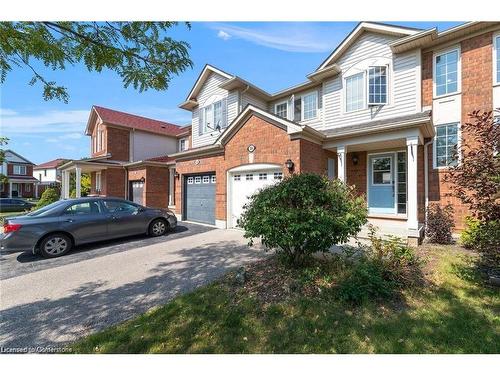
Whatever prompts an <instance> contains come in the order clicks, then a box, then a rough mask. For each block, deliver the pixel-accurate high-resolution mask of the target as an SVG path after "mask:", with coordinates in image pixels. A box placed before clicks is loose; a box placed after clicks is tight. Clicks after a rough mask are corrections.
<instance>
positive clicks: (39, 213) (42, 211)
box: [26, 201, 62, 216]
mask: <svg viewBox="0 0 500 375" xmlns="http://www.w3.org/2000/svg"><path fill="white" fill-rule="evenodd" d="M61 204H62V202H60V201H57V202H54V203H51V204H49V205H47V206H44V207H42V208H39V209H38V210H35V211H31V212H30V213H29V214H27V215H26V216H46V215H49V214H50V213H52V212H53V211H54V210H56V209H57V208H59V207H61Z"/></svg>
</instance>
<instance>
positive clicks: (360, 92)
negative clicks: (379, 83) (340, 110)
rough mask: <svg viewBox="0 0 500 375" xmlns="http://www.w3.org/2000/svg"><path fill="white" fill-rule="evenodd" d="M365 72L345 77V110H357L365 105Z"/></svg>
mask: <svg viewBox="0 0 500 375" xmlns="http://www.w3.org/2000/svg"><path fill="white" fill-rule="evenodd" d="M364 88H365V74H364V73H358V74H355V75H353V76H350V77H347V78H346V79H345V96H346V102H345V110H346V112H352V111H357V110H360V109H363V108H364V107H365V90H364Z"/></svg>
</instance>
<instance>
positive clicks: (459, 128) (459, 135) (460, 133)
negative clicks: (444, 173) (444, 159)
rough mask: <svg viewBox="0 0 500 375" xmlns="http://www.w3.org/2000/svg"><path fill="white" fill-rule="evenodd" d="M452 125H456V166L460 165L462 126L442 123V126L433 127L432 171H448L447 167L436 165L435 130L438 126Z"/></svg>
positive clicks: (458, 123)
mask: <svg viewBox="0 0 500 375" xmlns="http://www.w3.org/2000/svg"><path fill="white" fill-rule="evenodd" d="M453 124H456V125H457V154H458V160H457V163H458V165H460V163H461V162H462V152H461V146H462V125H461V123H460V122H447V123H444V124H436V125H434V132H435V135H434V138H433V142H432V168H433V169H448V168H450V166H449V165H442V166H438V165H437V140H436V137H437V129H436V128H437V127H438V126H444V125H453Z"/></svg>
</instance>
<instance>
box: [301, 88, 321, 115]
mask: <svg viewBox="0 0 500 375" xmlns="http://www.w3.org/2000/svg"><path fill="white" fill-rule="evenodd" d="M317 114H318V92H317V91H313V92H311V93H309V94H305V95H303V96H302V121H307V120H312V119H315V118H316V117H317Z"/></svg>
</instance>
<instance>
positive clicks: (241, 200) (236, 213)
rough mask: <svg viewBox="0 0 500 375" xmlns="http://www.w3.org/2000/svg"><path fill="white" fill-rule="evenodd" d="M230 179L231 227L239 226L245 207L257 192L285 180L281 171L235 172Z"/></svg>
mask: <svg viewBox="0 0 500 375" xmlns="http://www.w3.org/2000/svg"><path fill="white" fill-rule="evenodd" d="M229 178H230V182H229V183H230V184H231V187H230V203H229V214H230V217H229V223H228V224H229V225H228V226H229V227H230V228H235V227H237V226H238V223H237V220H238V219H239V217H240V215H241V214H242V213H243V206H244V205H245V203H247V201H248V198H249V197H250V196H251V195H252V194H253V193H255V192H257V190H259V189H261V188H263V187H265V186H268V185H271V184H274V183H276V182H278V181H280V180H281V179H282V178H283V173H282V172H281V170H280V169H270V170H256V171H243V172H234V173H231V174H230V175H229Z"/></svg>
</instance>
